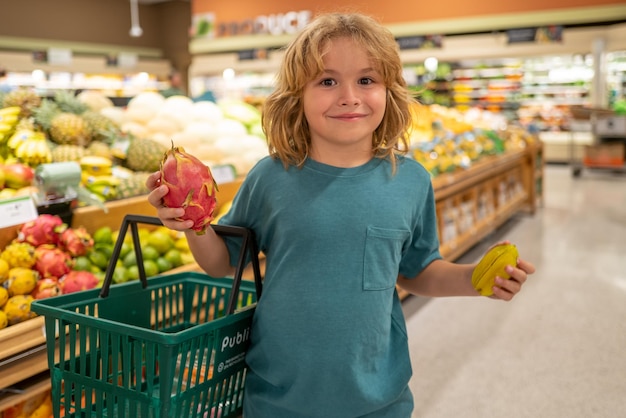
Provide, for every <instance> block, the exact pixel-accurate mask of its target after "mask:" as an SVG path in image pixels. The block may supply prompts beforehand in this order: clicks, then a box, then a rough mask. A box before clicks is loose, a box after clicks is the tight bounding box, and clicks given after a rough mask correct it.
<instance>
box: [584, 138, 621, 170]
mask: <svg viewBox="0 0 626 418" xmlns="http://www.w3.org/2000/svg"><path fill="white" fill-rule="evenodd" d="M624 149H625V147H624V143H623V142H611V143H606V144H599V145H587V146H585V155H584V157H583V164H584V165H585V166H587V167H606V168H612V167H615V168H622V167H623V166H624Z"/></svg>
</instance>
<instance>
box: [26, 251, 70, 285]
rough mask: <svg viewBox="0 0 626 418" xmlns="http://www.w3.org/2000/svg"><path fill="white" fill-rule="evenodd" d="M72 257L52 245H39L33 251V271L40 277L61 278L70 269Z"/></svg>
mask: <svg viewBox="0 0 626 418" xmlns="http://www.w3.org/2000/svg"><path fill="white" fill-rule="evenodd" d="M72 265H73V260H72V257H71V256H70V255H69V254H68V253H66V252H65V251H63V250H61V249H60V248H57V247H55V246H54V245H40V246H39V247H37V248H36V249H35V270H37V271H38V272H39V274H40V275H41V277H61V276H63V275H65V274H67V273H69V271H70V270H71V269H72Z"/></svg>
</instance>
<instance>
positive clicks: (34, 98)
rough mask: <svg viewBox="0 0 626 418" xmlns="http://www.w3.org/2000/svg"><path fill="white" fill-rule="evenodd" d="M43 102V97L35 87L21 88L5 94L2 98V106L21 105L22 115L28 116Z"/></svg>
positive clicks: (23, 116)
mask: <svg viewBox="0 0 626 418" xmlns="http://www.w3.org/2000/svg"><path fill="white" fill-rule="evenodd" d="M40 104H41V97H39V95H38V94H37V92H35V90H33V89H29V88H25V87H22V88H19V89H16V90H13V91H10V92H9V93H7V94H5V95H4V97H3V99H2V106H1V107H11V106H19V107H20V108H22V111H21V112H20V117H22V118H28V117H30V116H31V115H32V113H33V110H34V109H35V108H37V107H39V105H40Z"/></svg>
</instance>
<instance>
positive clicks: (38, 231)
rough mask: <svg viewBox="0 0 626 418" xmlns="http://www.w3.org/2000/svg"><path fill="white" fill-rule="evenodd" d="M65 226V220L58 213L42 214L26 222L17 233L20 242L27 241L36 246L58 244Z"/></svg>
mask: <svg viewBox="0 0 626 418" xmlns="http://www.w3.org/2000/svg"><path fill="white" fill-rule="evenodd" d="M63 228H64V224H63V220H61V218H59V217H58V216H56V215H49V214H41V215H39V216H38V217H37V218H35V219H34V220H32V221H29V222H26V223H25V224H24V225H22V227H21V228H20V231H19V233H18V235H17V240H18V241H19V242H27V243H29V244H31V245H32V246H34V247H38V246H40V245H43V244H52V245H56V244H57V243H58V242H59V235H60V233H61V231H62V230H63Z"/></svg>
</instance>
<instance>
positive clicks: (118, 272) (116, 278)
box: [111, 266, 129, 283]
mask: <svg viewBox="0 0 626 418" xmlns="http://www.w3.org/2000/svg"><path fill="white" fill-rule="evenodd" d="M128 278H129V276H128V270H127V269H126V268H125V267H123V266H122V267H119V266H118V267H115V270H113V277H112V278H111V280H113V283H124V282H126V281H128Z"/></svg>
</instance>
